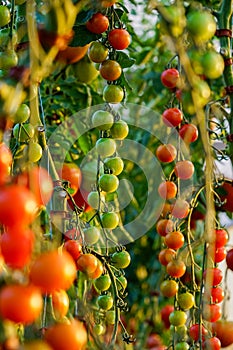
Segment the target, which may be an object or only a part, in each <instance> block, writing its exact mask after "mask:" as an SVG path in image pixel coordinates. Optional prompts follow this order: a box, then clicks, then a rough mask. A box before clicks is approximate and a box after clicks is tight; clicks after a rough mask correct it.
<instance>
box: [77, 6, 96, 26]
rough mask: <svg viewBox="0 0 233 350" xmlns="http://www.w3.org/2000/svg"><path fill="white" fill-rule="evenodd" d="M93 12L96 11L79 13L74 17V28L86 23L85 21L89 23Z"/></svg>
mask: <svg viewBox="0 0 233 350" xmlns="http://www.w3.org/2000/svg"><path fill="white" fill-rule="evenodd" d="M95 12H96V11H94V10H89V11H82V12H80V13H79V14H78V15H77V17H76V20H75V26H76V25H80V24H85V23H87V21H89V19H91V17H92V16H93V15H94V13H95Z"/></svg>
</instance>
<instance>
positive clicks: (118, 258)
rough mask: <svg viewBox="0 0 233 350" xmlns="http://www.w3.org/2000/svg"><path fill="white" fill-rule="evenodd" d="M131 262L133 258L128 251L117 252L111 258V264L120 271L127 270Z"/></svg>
mask: <svg viewBox="0 0 233 350" xmlns="http://www.w3.org/2000/svg"><path fill="white" fill-rule="evenodd" d="M130 261H131V257H130V255H129V253H128V252H127V251H126V250H122V251H121V252H115V253H113V254H112V256H111V264H112V265H114V266H115V267H117V268H118V269H125V268H126V267H127V266H129V264H130Z"/></svg>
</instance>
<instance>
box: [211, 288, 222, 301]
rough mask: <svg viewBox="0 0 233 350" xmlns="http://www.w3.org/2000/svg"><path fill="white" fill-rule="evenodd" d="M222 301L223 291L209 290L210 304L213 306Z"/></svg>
mask: <svg viewBox="0 0 233 350" xmlns="http://www.w3.org/2000/svg"><path fill="white" fill-rule="evenodd" d="M223 299H224V290H223V289H222V288H221V287H214V288H211V302H212V303H213V304H215V303H216V304H218V303H221V301H223Z"/></svg>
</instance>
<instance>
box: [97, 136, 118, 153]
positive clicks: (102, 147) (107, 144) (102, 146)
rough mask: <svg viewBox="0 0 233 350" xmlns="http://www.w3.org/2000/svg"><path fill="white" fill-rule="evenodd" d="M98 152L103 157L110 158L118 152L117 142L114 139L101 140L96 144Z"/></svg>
mask: <svg viewBox="0 0 233 350" xmlns="http://www.w3.org/2000/svg"><path fill="white" fill-rule="evenodd" d="M96 150H97V153H98V154H99V155H100V156H101V157H104V158H105V157H110V156H112V155H113V154H114V153H115V152H116V142H115V141H114V140H113V139H109V138H101V139H99V140H97V142H96Z"/></svg>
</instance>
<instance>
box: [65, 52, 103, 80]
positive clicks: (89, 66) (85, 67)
mask: <svg viewBox="0 0 233 350" xmlns="http://www.w3.org/2000/svg"><path fill="white" fill-rule="evenodd" d="M72 67H73V72H74V75H75V77H76V78H77V80H78V81H80V82H81V83H84V84H90V83H91V82H92V81H94V80H95V79H96V78H97V77H98V75H99V71H98V70H97V69H96V66H95V65H94V64H93V62H90V61H87V60H86V59H85V57H84V58H83V59H82V60H81V61H79V62H77V63H75V64H73V66H72Z"/></svg>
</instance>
